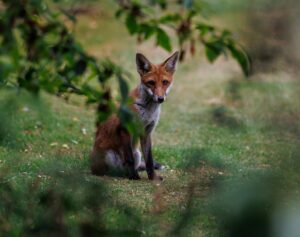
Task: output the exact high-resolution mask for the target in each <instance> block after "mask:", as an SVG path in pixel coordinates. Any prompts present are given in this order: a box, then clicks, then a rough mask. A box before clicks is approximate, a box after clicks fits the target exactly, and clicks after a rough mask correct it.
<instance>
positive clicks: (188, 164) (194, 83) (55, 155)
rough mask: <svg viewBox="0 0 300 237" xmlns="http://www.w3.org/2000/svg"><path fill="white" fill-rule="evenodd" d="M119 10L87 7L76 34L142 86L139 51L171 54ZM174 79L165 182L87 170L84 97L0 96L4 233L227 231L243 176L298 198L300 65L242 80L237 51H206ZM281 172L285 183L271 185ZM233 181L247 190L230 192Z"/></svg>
mask: <svg viewBox="0 0 300 237" xmlns="http://www.w3.org/2000/svg"><path fill="white" fill-rule="evenodd" d="M110 7H114V5H113V4H112V5H111V4H110V3H105V4H104V5H103V6H102V7H100V6H98V5H97V4H96V3H95V5H92V6H90V5H89V8H88V10H89V14H83V15H80V16H79V18H78V21H77V24H76V26H75V28H74V32H75V35H76V36H77V37H78V39H79V40H80V42H81V44H82V45H83V46H84V47H85V48H86V49H87V50H88V52H90V53H91V54H92V55H94V56H96V57H101V58H103V57H110V58H111V59H112V60H114V61H115V62H118V63H119V64H120V65H122V66H123V67H125V68H126V69H127V70H128V71H129V72H130V73H132V75H133V79H132V80H131V81H129V84H130V86H131V88H134V86H136V85H137V84H138V83H139V78H138V74H137V73H136V68H135V53H136V52H142V53H143V54H145V55H146V56H147V57H148V58H149V59H150V60H152V61H153V62H156V63H159V62H160V61H162V60H163V59H165V57H167V56H168V53H166V52H165V51H163V50H162V49H159V48H157V47H156V46H155V43H154V42H147V43H144V44H141V45H138V44H136V39H135V38H134V37H130V36H129V34H128V32H127V31H126V29H125V27H124V25H123V24H122V23H121V22H119V21H118V20H116V19H115V18H114V15H113V11H107V9H108V8H110ZM174 80H175V81H174V82H175V83H174V86H173V88H172V91H171V93H170V95H169V97H168V98H167V101H166V102H165V103H164V104H163V105H162V113H161V117H160V122H159V124H158V126H157V127H156V129H155V132H154V137H153V139H154V146H153V152H154V158H155V159H156V160H157V161H159V162H160V163H162V164H164V165H165V166H166V169H165V170H164V171H161V172H160V173H161V175H162V176H163V177H164V180H163V182H160V183H156V182H150V181H148V179H147V177H146V173H145V172H143V173H141V176H142V180H140V181H131V180H128V179H126V178H120V177H110V176H104V177H96V176H92V175H91V174H90V169H89V153H90V151H91V149H92V146H93V140H94V132H95V118H96V116H95V108H94V107H91V106H90V107H89V106H86V105H85V103H84V101H83V100H82V99H81V98H79V97H76V96H71V97H70V98H69V100H68V101H63V102H62V99H61V98H57V97H54V96H50V95H48V94H46V93H43V94H42V95H41V97H40V98H37V97H34V96H32V95H29V94H27V93H26V92H24V91H18V92H15V91H6V92H5V93H2V95H1V96H0V106H1V109H0V119H1V124H0V131H4V133H3V134H8V135H5V136H3V137H0V142H1V144H0V170H1V174H0V178H1V183H2V185H6V186H5V187H6V189H5V190H6V191H7V192H2V193H1V198H2V199H3V200H4V201H3V202H1V204H0V205H1V207H2V208H3V210H5V211H4V212H3V213H4V214H3V213H2V216H1V217H0V218H1V228H0V229H1V230H2V231H4V232H3V234H2V235H1V236H21V235H20V234H21V233H24V232H23V231H24V230H25V232H26V234H25V235H26V236H67V235H69V236H77V235H78V236H79V234H78V233H81V234H82V236H97V234H98V235H99V234H107V235H108V236H120V235H124V236H125V235H128V236H167V235H169V236H219V235H220V225H222V220H220V218H219V214H220V213H219V212H221V213H224V212H223V211H224V210H225V211H226V213H229V214H228V215H230V214H231V212H234V207H232V204H233V203H235V204H236V205H237V206H238V205H239V201H238V200H240V198H241V199H242V198H245V199H247V198H249V197H250V196H251V193H250V191H249V190H248V191H249V193H247V190H244V191H242V190H243V189H238V188H237V187H238V186H239V185H235V183H236V182H237V181H240V182H241V183H243V182H248V181H252V180H253V179H255V180H256V179H257V178H258V177H261V179H258V180H256V181H257V183H256V184H257V185H254V186H255V188H254V190H255V192H257V193H259V194H262V193H264V195H265V196H264V197H266V198H269V197H270V196H269V195H274V193H273V191H274V192H276V193H277V194H278V196H276V198H275V196H273V197H274V199H276V200H280V201H278V203H279V204H278V203H277V204H278V206H280V205H281V203H286V202H283V201H282V200H283V199H284V200H285V199H287V203H289V201H290V199H289V197H292V199H293V198H294V197H297V195H298V191H299V187H298V184H299V181H300V176H299V175H297V168H299V154H300V150H299V147H300V140H299V135H300V93H299V92H300V82H299V80H298V78H297V74H296V73H295V72H294V71H293V70H289V68H280V67H278V69H277V70H273V71H270V72H261V73H256V74H254V75H253V76H251V77H250V78H245V77H244V76H243V74H242V71H241V69H240V68H239V66H238V65H237V64H236V62H235V61H233V60H232V59H230V58H228V59H226V58H220V59H218V60H217V61H216V62H215V63H214V64H210V63H209V62H208V61H207V60H206V59H205V57H204V54H203V52H197V55H196V56H195V57H187V59H186V60H185V61H184V62H182V63H180V64H179V66H178V69H177V71H176V74H175V79H174ZM111 86H112V87H113V88H114V90H115V94H117V93H116V92H117V90H118V87H117V84H116V83H115V82H111ZM274 176H275V177H276V182H275V181H274V182H273V181H272V184H270V183H269V182H264V181H265V180H269V178H270V177H274ZM260 185H261V186H260ZM232 186H233V187H234V189H236V190H238V192H237V194H234V197H230V198H229V199H227V198H228V197H227V196H226V195H224V193H226V191H228V190H229V189H231V188H230V187H232ZM243 187H246V185H245V186H243ZM266 187H268V188H266ZM266 190H268V192H267V191H266ZM283 194H284V195H283ZM257 196H260V195H257ZM283 196H284V198H282V197H283ZM190 197H192V198H190ZM234 198H235V199H234ZM271 199H272V198H271ZM220 200H222V201H223V202H222V201H221V202H220ZM272 201H274V200H273V199H272ZM220 205H221V206H222V208H223V209H224V210H223V209H222V208H220ZM275 209H276V208H275ZM272 210H273V209H272ZM12 213H13V214H12ZM222 215H223V214H222ZM224 216H225V215H224ZM224 216H223V217H224ZM221 219H222V218H221ZM12 223H14V224H13V225H12ZM46 230H47V232H45V231H46ZM97 231H98V232H97ZM46 233H48V234H46ZM49 233H52V235H51V234H49ZM92 233H94V235H93V234H92Z"/></svg>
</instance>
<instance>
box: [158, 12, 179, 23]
mask: <svg viewBox="0 0 300 237" xmlns="http://www.w3.org/2000/svg"><path fill="white" fill-rule="evenodd" d="M180 19H181V16H180V15H179V14H177V13H175V14H168V15H165V16H162V17H161V18H160V19H159V20H158V21H159V22H160V23H169V22H176V21H179V20H180Z"/></svg>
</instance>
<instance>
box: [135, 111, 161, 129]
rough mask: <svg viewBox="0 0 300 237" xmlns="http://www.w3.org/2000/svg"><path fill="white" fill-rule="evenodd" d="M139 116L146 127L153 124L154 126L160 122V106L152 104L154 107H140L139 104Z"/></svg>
mask: <svg viewBox="0 0 300 237" xmlns="http://www.w3.org/2000/svg"><path fill="white" fill-rule="evenodd" d="M137 109H138V113H139V117H140V119H141V121H142V123H143V125H144V127H145V128H146V127H148V126H149V125H152V126H153V127H154V126H155V125H156V124H157V123H158V120H159V115H160V107H159V106H152V107H140V106H138V108H137Z"/></svg>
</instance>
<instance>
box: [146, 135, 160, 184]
mask: <svg viewBox="0 0 300 237" xmlns="http://www.w3.org/2000/svg"><path fill="white" fill-rule="evenodd" d="M141 148H142V152H143V155H144V158H145V161H146V171H147V174H148V178H149V179H150V180H162V177H160V176H158V175H156V173H155V171H154V165H153V157H152V144H151V136H150V134H146V135H145V136H143V137H142V138H141Z"/></svg>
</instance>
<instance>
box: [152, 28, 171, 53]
mask: <svg viewBox="0 0 300 237" xmlns="http://www.w3.org/2000/svg"><path fill="white" fill-rule="evenodd" d="M156 42H157V45H159V46H161V47H162V48H164V49H165V50H167V51H169V52H170V51H171V50H172V46H171V41H170V38H169V36H168V35H167V33H166V32H165V31H164V30H163V29H161V28H157V35H156Z"/></svg>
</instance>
